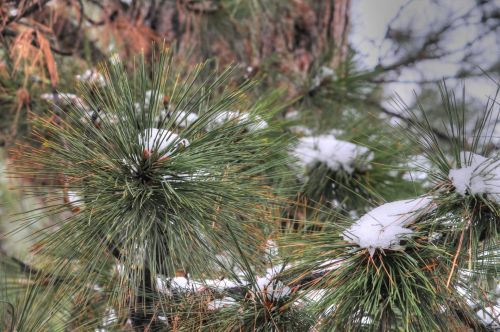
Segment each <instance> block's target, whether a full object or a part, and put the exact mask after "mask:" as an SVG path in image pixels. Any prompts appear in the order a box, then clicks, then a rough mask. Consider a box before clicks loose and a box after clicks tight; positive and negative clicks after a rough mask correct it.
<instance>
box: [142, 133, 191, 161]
mask: <svg viewBox="0 0 500 332" xmlns="http://www.w3.org/2000/svg"><path fill="white" fill-rule="evenodd" d="M138 139H139V144H141V145H143V146H144V150H145V151H144V152H145V153H146V154H151V153H152V152H153V151H157V152H158V154H160V156H161V157H160V158H167V157H169V156H170V155H172V153H174V151H175V150H176V149H177V148H178V147H179V146H180V145H182V146H184V147H187V146H189V141H188V140H187V139H185V138H184V139H179V135H177V134H175V133H173V132H171V131H168V130H166V129H157V128H149V129H146V130H145V131H144V132H143V133H142V134H139V137H138Z"/></svg>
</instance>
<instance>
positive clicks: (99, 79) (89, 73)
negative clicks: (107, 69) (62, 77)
mask: <svg viewBox="0 0 500 332" xmlns="http://www.w3.org/2000/svg"><path fill="white" fill-rule="evenodd" d="M76 79H77V80H78V81H80V82H88V83H95V84H97V85H100V86H105V85H106V80H105V79H104V76H103V75H102V74H101V73H99V72H98V71H97V70H95V69H87V70H86V71H85V72H84V73H83V74H81V75H76Z"/></svg>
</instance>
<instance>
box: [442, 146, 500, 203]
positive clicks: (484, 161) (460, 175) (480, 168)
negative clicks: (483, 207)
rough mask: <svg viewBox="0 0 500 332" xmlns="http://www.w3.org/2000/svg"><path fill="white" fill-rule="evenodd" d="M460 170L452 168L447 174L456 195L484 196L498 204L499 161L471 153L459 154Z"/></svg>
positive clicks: (499, 193) (499, 201) (499, 192)
mask: <svg viewBox="0 0 500 332" xmlns="http://www.w3.org/2000/svg"><path fill="white" fill-rule="evenodd" d="M460 162H461V164H462V167H461V168H452V169H450V172H449V174H448V178H449V179H450V180H451V182H452V184H453V186H454V187H455V190H456V192H457V193H458V194H460V195H462V196H465V194H466V192H469V193H470V194H472V195H480V194H486V195H487V196H488V198H489V199H491V200H493V201H495V202H497V203H500V167H499V166H500V160H496V159H492V158H486V157H483V156H481V155H478V154H475V153H473V152H468V151H462V152H461V153H460Z"/></svg>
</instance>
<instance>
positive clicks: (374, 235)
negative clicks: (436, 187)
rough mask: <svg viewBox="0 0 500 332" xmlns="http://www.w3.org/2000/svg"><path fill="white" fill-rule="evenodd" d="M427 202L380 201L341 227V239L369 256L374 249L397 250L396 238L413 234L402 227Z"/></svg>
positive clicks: (429, 199)
mask: <svg viewBox="0 0 500 332" xmlns="http://www.w3.org/2000/svg"><path fill="white" fill-rule="evenodd" d="M430 204H431V198H430V197H420V198H417V199H406V200H400V201H395V202H391V203H386V204H383V205H381V206H379V207H377V208H375V209H373V210H371V211H370V212H368V213H366V214H365V215H363V216H362V217H361V218H360V219H359V220H358V221H357V222H356V223H354V225H352V226H351V227H350V228H349V229H347V230H345V231H344V232H343V233H342V235H343V238H344V240H345V241H348V242H351V243H356V244H357V245H358V246H360V247H361V248H366V249H368V252H369V253H370V256H373V254H374V253H375V250H376V249H393V250H395V249H400V248H399V241H400V240H401V239H402V238H405V237H407V236H409V234H411V233H413V230H411V229H409V228H406V226H408V224H410V223H412V222H413V221H415V220H416V219H417V218H418V217H419V216H420V214H421V213H420V212H421V211H422V210H424V209H426V208H427V207H429V205H430Z"/></svg>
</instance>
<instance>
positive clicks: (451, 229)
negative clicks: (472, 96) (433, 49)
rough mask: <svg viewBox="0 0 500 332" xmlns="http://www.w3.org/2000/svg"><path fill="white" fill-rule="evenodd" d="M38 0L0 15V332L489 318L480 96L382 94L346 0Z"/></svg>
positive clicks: (306, 326) (301, 327)
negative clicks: (353, 45)
mask: <svg viewBox="0 0 500 332" xmlns="http://www.w3.org/2000/svg"><path fill="white" fill-rule="evenodd" d="M42 2H43V1H42ZM42 2H40V4H33V6H28V5H26V8H22V10H21V11H19V12H17V13H16V14H15V15H14V14H12V12H11V11H6V10H3V8H2V10H1V11H0V14H2V15H4V16H5V19H4V20H3V21H5V22H6V25H5V28H4V29H3V32H2V33H3V35H5V36H9V38H11V42H12V44H11V45H7V44H8V43H7V41H5V43H6V45H7V46H9V47H10V49H9V52H3V53H1V55H2V57H3V58H4V59H5V66H4V67H0V70H1V71H0V87H1V90H0V103H1V105H2V107H5V108H6V109H10V110H13V111H12V112H7V113H5V114H0V117H1V119H2V121H1V125H0V130H1V132H2V134H3V135H2V138H3V144H6V145H8V146H11V147H13V148H12V150H11V151H10V152H9V158H8V159H7V160H6V161H5V164H6V167H5V168H6V170H7V172H8V173H9V177H10V180H9V181H11V182H12V183H13V184H14V186H17V187H18V190H17V191H16V190H11V189H10V188H9V189H7V187H9V186H10V184H9V183H7V182H0V190H1V191H0V194H1V193H4V192H5V193H6V194H3V195H2V196H1V197H2V198H4V203H3V205H2V208H4V207H5V209H9V210H11V211H15V212H21V213H19V214H14V215H11V216H8V217H4V215H3V214H0V216H1V217H2V220H0V227H1V229H0V231H1V232H2V238H0V240H1V242H0V245H1V246H0V327H1V328H2V330H13V331H14V330H15V331H68V330H71V331H197V330H202V331H241V330H244V331H344V330H345V331H450V330H451V331H469V330H473V331H476V330H477V331H493V330H495V329H497V328H498V326H500V322H499V321H498V316H499V305H498V299H497V297H498V285H497V283H498V275H497V269H498V266H500V265H499V257H498V223H499V220H500V219H499V217H500V216H499V210H498V209H499V208H498V203H499V201H498V199H499V198H498V197H499V196H498V184H499V183H500V182H499V181H500V180H499V175H498V172H499V170H498V163H499V161H498V155H497V152H496V150H497V145H498V144H497V142H496V137H495V133H496V122H497V121H496V120H497V117H498V115H497V114H498V102H497V96H492V97H491V99H490V100H488V101H487V103H486V105H485V108H484V110H483V111H482V112H475V109H474V108H473V107H474V106H473V105H470V104H467V103H466V102H465V96H462V99H463V100H459V98H457V97H456V96H455V94H454V92H453V90H452V89H449V88H448V87H447V86H446V84H442V85H440V86H438V87H435V88H434V91H433V94H440V98H441V104H440V105H439V106H438V107H437V110H438V111H440V112H437V111H436V109H430V108H428V107H427V105H426V104H425V102H422V103H420V102H417V103H416V105H410V106H407V105H404V104H402V103H400V108H401V112H399V113H393V112H391V111H388V110H386V109H385V108H384V107H382V106H381V104H380V103H379V102H380V92H381V87H380V85H378V84H376V81H377V78H378V77H380V76H379V75H380V70H382V69H380V68H379V69H377V70H375V71H366V70H361V69H360V65H359V64H358V63H356V60H355V57H354V56H353V54H352V53H350V52H348V50H347V44H346V40H345V36H346V31H347V30H348V20H345V18H346V16H345V15H341V13H342V12H344V14H345V11H346V10H347V8H348V7H349V3H350V1H335V2H333V1H330V2H315V1H305V0H304V1H302V0H301V1H294V2H289V3H288V2H276V3H273V4H272V5H269V6H265V5H263V4H262V3H261V2H260V1H248V2H240V1H232V0H227V1H226V0H224V1H187V2H182V3H181V4H179V5H178V6H177V5H176V6H173V3H170V2H168V1H167V2H161V4H158V3H156V2H155V1H152V2H144V3H140V4H139V3H138V2H134V1H133V2H128V1H115V2H113V1H110V2H109V3H107V2H106V3H99V2H94V1H88V2H87V1H82V2H79V5H78V4H77V5H75V4H68V3H63V2H57V4H56V5H54V6H53V7H49V6H45V5H46V2H43V3H42ZM176 4H177V3H176ZM8 5H9V6H10V5H11V4H10V3H9V4H8ZM108 5H109V6H108ZM89 7H90V8H93V7H95V8H94V9H96V12H92V11H90V10H89ZM6 8H7V7H6ZM9 8H10V7H9ZM109 8H112V9H113V10H112V11H108V9H109ZM33 13H36V14H39V15H35V18H36V20H34V21H30V22H29V23H30V24H32V25H28V22H26V21H23V22H22V23H23V24H18V23H17V22H18V21H20V20H21V19H23V18H25V17H28V16H29V15H31V14H33ZM55 13H57V14H58V15H56V18H55V19H54V20H53V21H50V19H49V18H50V17H51V14H55ZM75 13H76V14H75ZM49 14H50V15H49ZM99 14H102V15H103V17H104V18H103V19H102V22H99V21H98V17H99V16H98V15H99ZM162 14H164V16H165V17H169V18H172V19H169V20H161V19H160V18H159V16H161V15H162ZM73 15H75V16H74V17H73ZM279 15H283V16H285V17H286V19H284V20H283V21H279V20H268V21H264V20H262V17H269V18H276V17H278V16H279ZM174 18H176V19H177V21H176V20H175V19H174ZM34 22H37V23H36V24H35V23H34ZM49 22H51V23H50V24H52V25H51V27H52V28H53V29H54V33H53V34H50V33H49V32H47V31H46V30H44V29H42V25H43V24H49ZM78 22H80V23H81V22H87V24H90V26H92V28H91V29H90V30H86V29H82V26H83V25H80V24H79V23H78ZM325 22H328V24H324V23H325ZM170 23H171V24H170ZM75 24H76V25H75ZM169 24H170V25H169ZM100 27H102V29H101V28H100ZM286 27H293V29H292V30H293V36H288V35H287V34H286V33H284V32H285V31H288V30H287V29H285V28H286ZM65 29H67V32H68V33H67V34H65V36H63V34H59V33H58V31H64V30H65ZM93 29H96V30H93ZM97 29H101V30H99V31H100V32H102V35H101V36H99V38H98V39H96V40H99V41H100V42H101V43H103V44H104V45H111V44H114V45H115V49H113V52H111V53H109V54H108V52H107V50H106V49H104V48H103V47H102V45H98V44H99V43H97V44H94V42H93V41H91V40H90V39H92V38H89V39H87V37H95V34H94V33H93V32H92V31H94V32H95V31H98V30H97ZM191 29H194V30H191ZM125 30H126V31H127V33H124V32H123V31H125ZM89 31H90V33H89ZM159 35H161V36H162V37H163V38H159ZM314 36H316V37H314ZM73 37H74V38H73ZM288 37H290V38H291V39H288ZM73 39H74V40H73ZM80 39H81V40H82V43H80ZM160 39H165V40H167V42H169V41H172V42H174V41H176V42H177V44H173V45H172V46H171V47H166V46H165V44H162V43H151V41H152V40H160ZM75 40H76V41H75ZM94 41H95V40H94ZM111 41H113V42H112V43H111ZM287 41H289V42H291V44H290V45H288V44H287ZM292 41H293V43H292ZM56 46H57V47H56ZM72 47H74V48H73V52H72V53H71V54H70V55H68V51H65V50H69V49H70V48H72ZM116 50H118V51H119V54H118V53H114V52H115V51H116ZM90 53H91V54H90ZM65 54H66V55H65ZM82 54H83V56H85V57H86V58H87V60H88V61H89V62H90V63H91V66H88V65H87V64H84V63H82V62H81V61H80V60H81V59H80V58H79V57H80V56H82ZM85 54H87V55H85ZM139 54H140V55H139ZM68 56H69V57H70V58H66V59H68V60H69V61H65V60H64V58H63V57H68ZM108 56H109V58H108ZM211 57H212V58H211ZM207 58H211V59H210V60H206V59H207ZM106 59H107V60H106ZM96 60H99V61H100V62H99V63H97V62H96ZM205 60H206V61H205ZM231 61H236V62H237V64H236V65H227V64H228V63H229V62H231ZM82 68H83V69H85V70H82ZM77 74H78V75H77ZM492 84H493V85H498V84H497V83H496V82H492ZM464 94H465V92H464ZM387 116H392V117H396V118H397V119H398V120H400V126H399V127H398V126H392V125H390V124H389V120H392V119H388V117H387ZM436 119H439V122H440V123H437V121H436ZM3 120H6V121H3ZM474 122H475V123H474ZM471 124H472V125H471ZM15 143H17V145H15ZM12 183H11V184H12ZM25 204H28V205H29V208H28V209H25V208H24V209H23V208H22V205H25ZM17 210H18V211H17ZM26 210H28V211H27V212H26ZM0 212H1V211H0Z"/></svg>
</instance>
